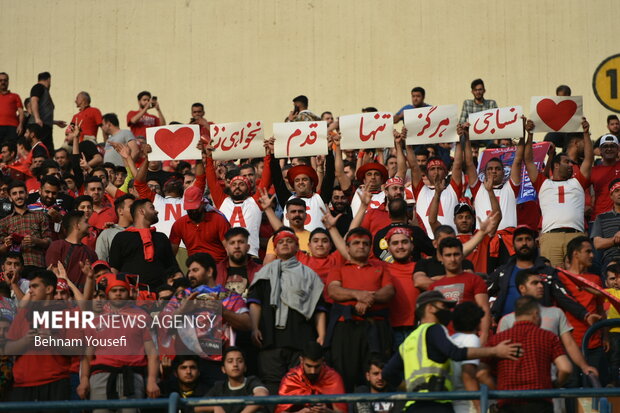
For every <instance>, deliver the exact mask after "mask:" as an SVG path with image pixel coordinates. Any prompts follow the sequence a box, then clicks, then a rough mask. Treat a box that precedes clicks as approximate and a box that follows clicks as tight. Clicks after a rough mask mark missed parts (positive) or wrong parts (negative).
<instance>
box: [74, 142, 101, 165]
mask: <svg viewBox="0 0 620 413" xmlns="http://www.w3.org/2000/svg"><path fill="white" fill-rule="evenodd" d="M79 148H80V153H83V154H84V158H86V162H90V161H91V160H92V159H93V158H94V157H95V155H101V153H100V152H99V149H97V145H95V143H94V142H91V141H83V142H80V145H79Z"/></svg>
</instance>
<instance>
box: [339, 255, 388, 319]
mask: <svg viewBox="0 0 620 413" xmlns="http://www.w3.org/2000/svg"><path fill="white" fill-rule="evenodd" d="M334 281H339V282H340V284H341V286H342V287H343V288H349V289H352V290H362V291H377V290H378V289H380V288H382V287H385V286H386V285H390V284H392V275H391V274H390V272H389V270H388V269H387V264H385V263H384V262H383V261H379V260H377V259H371V260H370V261H368V262H367V263H366V264H364V265H357V264H354V263H352V262H350V261H345V262H344V263H343V264H342V265H341V266H339V267H336V268H335V269H333V270H332V271H331V272H330V274H329V276H328V277H327V285H328V286H329V284H331V283H332V282H334ZM340 304H342V305H355V304H356V301H346V302H341V303H340ZM386 307H387V305H386V304H377V303H375V304H374V305H373V306H372V308H371V309H370V311H376V310H382V309H384V308H386Z"/></svg>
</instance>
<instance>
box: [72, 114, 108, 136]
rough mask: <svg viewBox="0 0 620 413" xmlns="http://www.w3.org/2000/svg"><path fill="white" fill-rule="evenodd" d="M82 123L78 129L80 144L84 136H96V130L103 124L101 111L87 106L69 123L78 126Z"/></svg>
mask: <svg viewBox="0 0 620 413" xmlns="http://www.w3.org/2000/svg"><path fill="white" fill-rule="evenodd" d="M80 122H82V124H81V126H80V128H81V131H80V136H79V138H80V142H82V141H83V140H84V136H95V137H96V136H97V128H99V125H101V124H102V123H103V118H102V117H101V111H100V110H99V109H97V108H93V107H91V106H88V107H86V108H84V110H82V111H80V112H78V113H76V114H75V115H73V117H72V118H71V123H73V124H76V125H77V124H79V123H80Z"/></svg>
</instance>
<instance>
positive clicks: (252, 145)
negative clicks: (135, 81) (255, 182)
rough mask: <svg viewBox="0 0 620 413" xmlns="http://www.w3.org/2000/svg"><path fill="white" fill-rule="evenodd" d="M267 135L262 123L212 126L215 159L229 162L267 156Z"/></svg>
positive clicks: (252, 122)
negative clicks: (265, 146) (265, 145)
mask: <svg viewBox="0 0 620 413" xmlns="http://www.w3.org/2000/svg"><path fill="white" fill-rule="evenodd" d="M264 141H265V135H264V132H263V123H262V122H261V121H248V122H233V123H218V124H215V125H211V145H212V146H213V147H214V148H215V149H214V150H213V159H215V160H218V161H228V160H231V159H241V158H262V157H263V156H265V148H264V146H263V143H264Z"/></svg>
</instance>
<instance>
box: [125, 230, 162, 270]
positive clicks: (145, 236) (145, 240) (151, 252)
mask: <svg viewBox="0 0 620 413" xmlns="http://www.w3.org/2000/svg"><path fill="white" fill-rule="evenodd" d="M125 231H129V232H137V233H138V234H139V235H140V238H141V239H142V246H143V248H144V259H145V260H146V261H148V262H153V258H155V247H154V246H153V235H152V234H151V233H152V232H155V228H134V227H129V228H127V229H126V230H125Z"/></svg>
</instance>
